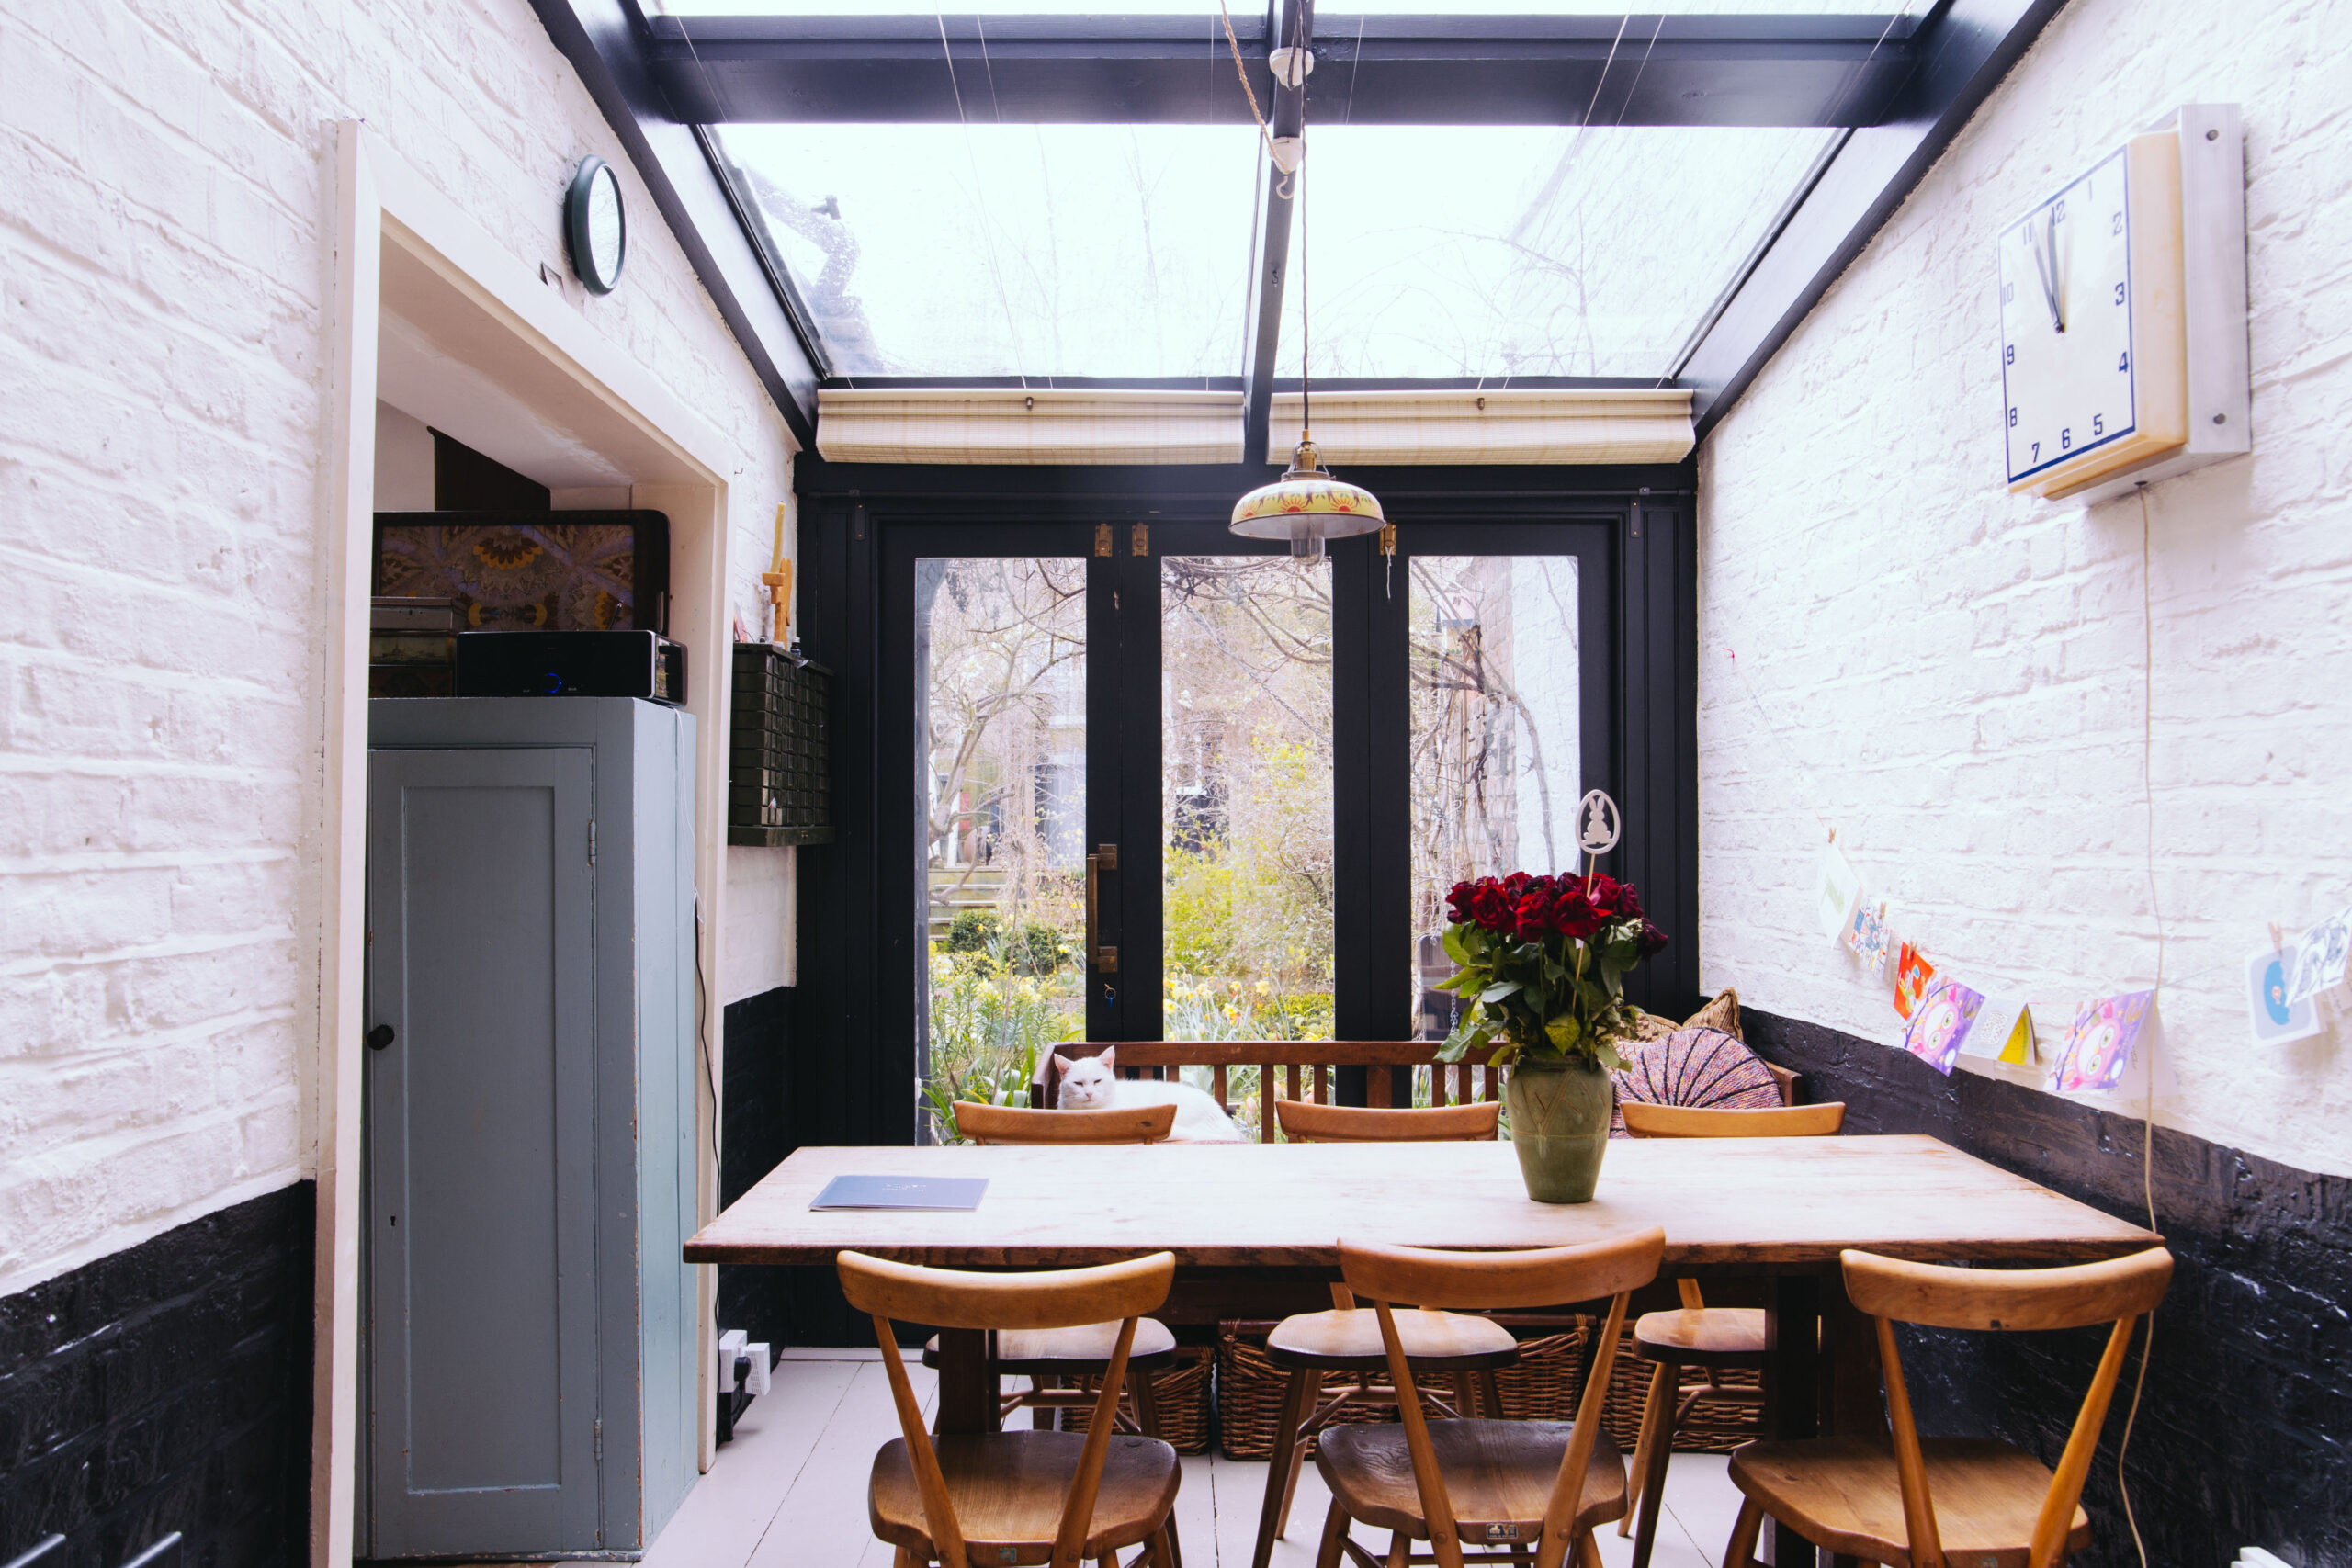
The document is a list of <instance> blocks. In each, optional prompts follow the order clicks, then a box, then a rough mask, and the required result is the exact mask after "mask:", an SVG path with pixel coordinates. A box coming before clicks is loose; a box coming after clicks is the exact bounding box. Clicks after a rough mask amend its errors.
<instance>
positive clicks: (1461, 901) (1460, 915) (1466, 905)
mask: <svg viewBox="0 0 2352 1568" xmlns="http://www.w3.org/2000/svg"><path fill="white" fill-rule="evenodd" d="M1476 891H1477V889H1476V887H1475V886H1472V885H1471V884H1469V883H1467V882H1457V883H1455V884H1454V885H1453V891H1452V892H1450V893H1448V894H1447V895H1446V896H1445V908H1446V914H1447V916H1448V918H1450V919H1452V920H1453V923H1454V924H1455V925H1457V926H1466V925H1468V924H1469V923H1470V899H1471V896H1472V895H1473V894H1475V893H1476Z"/></svg>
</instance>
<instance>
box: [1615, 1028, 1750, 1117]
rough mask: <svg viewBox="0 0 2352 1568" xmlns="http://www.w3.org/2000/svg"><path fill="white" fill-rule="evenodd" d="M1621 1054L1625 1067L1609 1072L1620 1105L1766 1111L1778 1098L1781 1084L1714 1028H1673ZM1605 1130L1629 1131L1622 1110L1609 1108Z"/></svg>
mask: <svg viewBox="0 0 2352 1568" xmlns="http://www.w3.org/2000/svg"><path fill="white" fill-rule="evenodd" d="M1625 1056H1626V1065H1625V1070H1624V1071H1623V1072H1621V1073H1616V1074H1612V1075H1611V1077H1614V1078H1615V1079H1616V1087H1617V1095H1616V1098H1617V1100H1618V1102H1619V1103H1621V1104H1622V1103H1623V1102H1624V1101H1625V1100H1641V1101H1643V1102H1644V1103H1645V1104H1648V1105H1691V1106H1708V1107H1712V1108H1713V1109H1714V1110H1717V1111H1767V1110H1770V1109H1771V1108H1773V1107H1775V1106H1777V1105H1779V1104H1780V1103H1781V1086H1780V1085H1779V1084H1778V1083H1777V1082H1775V1081H1774V1079H1773V1077H1772V1074H1771V1072H1770V1069H1768V1068H1767V1067H1766V1066H1764V1063H1763V1060H1762V1058H1760V1057H1758V1055H1756V1053H1755V1052H1753V1051H1751V1050H1749V1049H1748V1048H1747V1046H1745V1045H1743V1044H1741V1043H1739V1042H1738V1041H1736V1040H1735V1039H1733V1038H1732V1037H1731V1036H1730V1035H1729V1034H1727V1033H1725V1032H1724V1031H1722V1030H1720V1029H1683V1030H1678V1031H1676V1032H1674V1033H1672V1034H1669V1035H1668V1036H1667V1037H1666V1038H1665V1039H1663V1040H1649V1041H1644V1042H1642V1043H1638V1044H1635V1045H1634V1046H1633V1048H1632V1049H1631V1050H1630V1051H1629V1052H1626V1053H1625ZM1609 1135H1610V1136H1611V1137H1612V1138H1623V1137H1626V1136H1629V1135H1630V1134H1627V1133H1626V1131H1625V1115H1624V1112H1623V1111H1612V1112H1611V1116H1610V1124H1609Z"/></svg>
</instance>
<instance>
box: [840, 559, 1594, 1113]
mask: <svg viewBox="0 0 2352 1568" xmlns="http://www.w3.org/2000/svg"><path fill="white" fill-rule="evenodd" d="M1612 521H1613V520H1611V519H1609V518H1605V517H1603V518H1596V519H1592V520H1556V521H1547V522H1542V523H1532V524H1531V523H1526V522H1483V523H1482V522H1476V521H1447V522H1434V521H1432V522H1425V523H1418V524H1403V525H1399V526H1398V528H1397V533H1396V534H1395V535H1394V536H1392V537H1390V538H1387V539H1384V538H1383V537H1381V536H1365V537H1362V538H1358V539H1353V540H1348V541H1341V542H1338V543H1335V544H1334V545H1333V546H1332V547H1331V548H1330V550H1329V555H1328V557H1318V558H1293V557H1292V556H1291V555H1290V554H1289V552H1288V551H1287V549H1286V548H1285V547H1283V546H1282V545H1281V544H1279V543H1276V544H1267V543H1264V542H1261V541H1255V540H1247V539H1241V538H1238V537H1237V536H1234V535H1233V534H1231V533H1230V531H1229V530H1227V528H1225V527H1224V526H1223V525H1221V524H1218V523H1213V522H1203V521H1176V522H1168V521H1164V520H1159V519H1147V520H1140V521H1138V520H1121V521H1119V522H1115V523H1113V522H1098V523H1043V524H1040V523H1023V522H1004V523H998V524H994V525H983V526H974V525H957V524H950V523H933V522H910V523H906V524H902V525H892V526H887V527H886V528H885V530H884V532H883V537H882V541H881V551H880V564H881V577H882V581H881V583H880V589H881V595H882V612H883V613H882V615H881V617H880V625H881V627H882V628H883V637H884V642H885V646H884V648H883V649H882V650H881V651H882V653H883V655H884V657H883V660H882V663H881V668H882V671H883V676H884V678H883V680H882V682H881V683H880V690H879V691H878V692H877V697H878V704H877V714H878V716H879V717H880V719H881V720H882V722H883V723H884V725H885V726H886V727H889V726H896V727H897V728H898V729H899V734H898V736H897V737H896V739H893V738H892V737H891V735H890V732H889V729H888V728H886V729H885V732H884V739H885V745H884V747H883V748H882V750H883V753H884V755H886V756H890V755H891V754H892V753H895V754H896V755H895V758H894V760H893V761H892V762H890V763H886V770H885V772H884V773H883V776H882V780H881V783H882V785H883V787H882V788H881V789H880V790H879V792H878V801H877V805H878V807H879V817H880V821H881V824H882V825H883V828H884V840H885V844H886V846H888V844H889V842H890V840H891V838H892V833H893V829H892V827H891V824H892V823H893V820H894V819H895V821H896V823H897V824H899V829H897V840H896V841H897V846H898V852H899V855H900V856H901V857H903V860H904V863H905V864H906V868H907V870H908V871H909V872H910V874H907V875H901V876H899V877H897V878H895V879H886V886H893V885H895V886H896V887H897V888H898V889H899V891H900V892H901V893H903V894H904V896H905V897H904V901H903V902H899V904H898V906H897V908H898V910H899V916H900V919H899V921H898V922H897V923H898V924H899V926H900V928H901V929H900V931H899V936H900V938H901V939H902V945H900V946H899V949H898V952H899V964H898V965H897V967H898V972H899V976H901V977H902V978H903V980H904V983H905V992H904V997H903V1005H900V1006H894V1005H892V1003H893V1002H894V1000H896V998H890V997H889V996H888V991H889V990H890V989H891V987H890V976H889V973H888V971H889V968H890V967H892V966H893V965H892V964H890V962H889V960H888V959H887V958H886V963H885V969H884V972H883V974H882V976H880V979H881V984H882V987H883V988H884V996H883V997H882V998H880V999H881V1000H882V1001H883V1003H884V1006H883V1008H882V1009H881V1010H880V1016H879V1018H878V1020H877V1021H879V1022H881V1024H882V1026H883V1027H882V1029H881V1031H880V1034H879V1038H878V1039H877V1041H876V1043H877V1044H878V1045H879V1046H881V1047H882V1048H883V1049H885V1050H891V1049H894V1048H904V1049H906V1050H907V1051H908V1052H909V1055H910V1056H911V1058H912V1060H911V1064H910V1066H911V1067H912V1076H913V1077H914V1079H915V1081H916V1084H917V1085H918V1088H919V1089H920V1087H921V1086H922V1085H923V1084H925V1083H928V1082H936V1083H939V1084H941V1085H943V1086H945V1087H946V1089H947V1091H948V1092H947V1093H945V1094H944V1095H943V1096H942V1097H941V1098H942V1099H943V1100H944V1099H952V1098H954V1097H955V1096H957V1095H962V1096H966V1097H969V1096H972V1095H974V1094H986V1093H988V1092H989V1091H990V1090H991V1089H1001V1088H1003V1087H1004V1086H1005V1083H1006V1081H1007V1080H1006V1077H1005V1075H1007V1074H1008V1073H1014V1072H1025V1071H1027V1070H1029V1068H1030V1067H1032V1066H1034V1060H1035V1052H1037V1051H1039V1050H1042V1049H1049V1048H1050V1043H1051V1042H1052V1041H1053V1040H1056V1039H1062V1038H1084V1039H1088V1040H1093V1041H1120V1040H1158V1039H1187V1038H1190V1039H1222V1038H1301V1039H1315V1038H1324V1039H1329V1038H1348V1039H1373V1038H1389V1039H1393V1038H1397V1037H1400V1036H1403V1035H1406V1034H1408V1033H1418V1034H1421V1035H1424V1036H1430V1037H1435V1036H1438V1035H1442V1033H1443V1032H1444V1031H1445V1030H1446V1028H1447V1027H1449V1026H1450V1023H1451V1021H1452V1020H1451V1016H1450V1012H1449V1011H1448V1008H1449V1006H1450V1000H1451V998H1449V997H1447V996H1446V994H1445V993H1442V992H1440V991H1438V990H1437V989H1436V988H1435V985H1436V982H1437V981H1438V980H1440V979H1442V978H1443V977H1444V975H1445V974H1446V973H1447V970H1446V967H1445V964H1444V960H1443V957H1442V952H1441V951H1440V949H1439V948H1438V945H1437V940H1436V929H1437V926H1436V922H1437V920H1438V919H1440V918H1441V917H1440V915H1439V911H1440V909H1441V908H1442V902H1441V901H1442V895H1443V892H1444V889H1445V888H1446V887H1447V886H1450V885H1451V884H1452V882H1453V881H1454V880H1456V879H1458V878H1460V877H1464V876H1474V875H1480V874H1490V873H1492V874H1501V873H1505V872H1509V871H1511V870H1515V869H1530V870H1538V871H1550V870H1567V869H1572V868H1573V867H1574V866H1575V865H1576V863H1577V860H1576V851H1575V848H1574V844H1575V831H1574V829H1575V817H1576V803H1577V800H1578V798H1580V797H1581V796H1582V795H1583V794H1584V792H1585V791H1586V790H1588V789H1590V788H1613V787H1614V786H1615V784H1616V773H1615V769H1614V765H1613V759H1612V755H1611V751H1612V748H1611V735H1612V732H1613V729H1614V728H1615V724H1616V714H1615V709H1614V705H1613V702H1612V698H1611V689H1612V682H1611V676H1612V665H1613V662H1614V660H1613V656H1612V652H1611V649H1612V648H1613V646H1614V637H1613V632H1612V626H1611V620H1612V613H1611V604H1610V592H1609V590H1610V585H1611V581H1612V577H1613V571H1612V562H1611V531H1612V530H1611V522H1612ZM1384 546H1385V547H1384ZM885 855H886V860H887V858H888V848H887V847H886V851H885ZM880 915H881V919H882V923H883V925H884V928H885V933H886V940H885V941H884V942H883V943H882V948H883V951H884V952H885V953H889V952H890V950H891V948H892V946H893V945H894V944H893V943H892V942H890V941H889V940H888V927H889V926H890V924H891V923H892V919H891V915H890V912H889V909H888V908H887V907H886V908H884V909H883V910H882V911H881V912H880ZM894 1020H895V1027H894ZM894 1037H895V1040H894ZM897 1042H903V1043H904V1045H903V1047H899V1046H898V1045H897V1044H896V1043H897ZM1351 1088H1352V1086H1350V1085H1345V1084H1343V1086H1342V1089H1343V1092H1344V1091H1346V1090H1347V1089H1351ZM925 1114H926V1116H928V1114H929V1112H928V1111H926V1112H925ZM933 1130H935V1129H933Z"/></svg>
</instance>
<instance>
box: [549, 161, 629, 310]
mask: <svg viewBox="0 0 2352 1568" xmlns="http://www.w3.org/2000/svg"><path fill="white" fill-rule="evenodd" d="M563 209H564V213H563V220H564V241H565V243H566V245H567V246H568V247H569V248H570V250H571V270H572V272H573V273H574V274H576V275H577V276H578V277H579V279H580V281H581V282H582V283H584V284H586V285H587V286H588V289H589V292H590V293H592V294H610V293H611V292H612V291H613V288H614V286H615V285H616V284H617V283H619V282H620V280H621V264H622V263H623V262H624V261H625V260H627V259H628V217H627V215H626V214H625V213H623V211H622V210H621V182H620V176H619V175H616V174H614V173H613V170H612V166H611V165H610V164H606V163H605V161H604V160H603V159H602V158H594V157H591V158H582V160H581V161H580V168H579V171H578V172H577V173H576V174H574V175H572V177H571V188H569V189H568V190H566V191H565V192H564V197H563Z"/></svg>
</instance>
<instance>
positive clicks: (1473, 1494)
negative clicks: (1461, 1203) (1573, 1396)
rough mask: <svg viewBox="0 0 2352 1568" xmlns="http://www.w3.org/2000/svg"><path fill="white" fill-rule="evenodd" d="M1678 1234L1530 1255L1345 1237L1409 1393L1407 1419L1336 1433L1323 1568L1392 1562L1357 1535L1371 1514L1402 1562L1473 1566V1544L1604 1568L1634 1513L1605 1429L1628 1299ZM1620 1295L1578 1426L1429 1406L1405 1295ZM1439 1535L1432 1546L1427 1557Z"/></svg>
mask: <svg viewBox="0 0 2352 1568" xmlns="http://www.w3.org/2000/svg"><path fill="white" fill-rule="evenodd" d="M1665 1250H1666V1232H1665V1231H1664V1230H1663V1229H1660V1228H1658V1227H1657V1226H1653V1227H1651V1228H1650V1229H1648V1230H1645V1231H1636V1232H1634V1233H1632V1234H1630V1235H1622V1236H1616V1237H1612V1238H1611V1239H1609V1240H1607V1241H1597V1242H1588V1243H1586V1244H1584V1245H1582V1246H1580V1247H1544V1248H1542V1249H1540V1250H1536V1251H1529V1252H1438V1251H1431V1250H1429V1249H1427V1248H1423V1247H1382V1246H1376V1245H1368V1244H1351V1243H1349V1242H1347V1241H1344V1240H1343V1241H1341V1242H1340V1271H1341V1272H1342V1273H1343V1274H1344V1275H1345V1276H1346V1278H1347V1282H1348V1285H1349V1288H1350V1289H1351V1290H1353V1291H1354V1292H1356V1293H1357V1294H1358V1295H1361V1296H1363V1297H1364V1298H1365V1299H1367V1300H1369V1301H1370V1302H1371V1303H1373V1312H1374V1314H1375V1316H1376V1317H1377V1319H1378V1321H1379V1324H1380V1337H1381V1342H1382V1346H1383V1348H1385V1351H1386V1353H1387V1358H1388V1373H1389V1376H1390V1378H1391V1379H1392V1380H1394V1382H1395V1383H1396V1387H1397V1394H1398V1400H1397V1413H1398V1414H1399V1415H1400V1416H1403V1417H1404V1420H1403V1423H1402V1425H1400V1426H1378V1427H1371V1426H1363V1427H1337V1428H1335V1429H1333V1430H1331V1431H1329V1432H1326V1433H1325V1434H1324V1435H1323V1440H1322V1441H1321V1443H1319V1444H1318V1445H1317V1451H1316V1455H1315V1465H1316V1468H1317V1470H1319V1471H1320V1472H1322V1475H1323V1480H1324V1482H1325V1483H1327V1484H1328V1485H1329V1487H1330V1488H1331V1512H1330V1515H1329V1517H1328V1518H1327V1519H1326V1520H1325V1522H1324V1526H1323V1545H1322V1551H1321V1552H1320V1554H1319V1555H1318V1556H1317V1559H1316V1562H1317V1568H1338V1564H1339V1562H1340V1557H1341V1555H1342V1554H1343V1553H1344V1554H1345V1555H1346V1556H1347V1557H1349V1558H1350V1559H1351V1561H1352V1562H1355V1563H1357V1564H1358V1565H1359V1568H1379V1564H1378V1562H1376V1561H1375V1560H1374V1558H1373V1556H1372V1555H1371V1553H1369V1552H1368V1551H1365V1550H1364V1549H1363V1547H1362V1546H1360V1545H1358V1544H1357V1543H1356V1542H1355V1541H1354V1540H1352V1539H1351V1537H1350V1536H1349V1534H1348V1526H1349V1525H1350V1524H1351V1522H1353V1521H1358V1520H1361V1521H1362V1522H1363V1523H1364V1524H1367V1525H1372V1526H1374V1527H1379V1528H1385V1529H1388V1530H1390V1531H1392V1532H1393V1534H1392V1536H1391V1539H1390V1541H1389V1547H1388V1565H1389V1568H1404V1565H1405V1564H1407V1563H1411V1562H1436V1563H1439V1564H1442V1568H1464V1564H1465V1562H1468V1561H1472V1559H1469V1558H1466V1557H1465V1555H1464V1551H1463V1546H1464V1543H1465V1542H1467V1543H1469V1544H1471V1545H1473V1546H1477V1547H1485V1548H1489V1549H1491V1550H1489V1551H1483V1552H1481V1553H1480V1554H1479V1556H1478V1557H1477V1558H1476V1559H1475V1560H1476V1561H1480V1562H1489V1561H1510V1562H1522V1563H1523V1562H1527V1561H1528V1559H1529V1555H1530V1553H1531V1551H1532V1555H1533V1559H1534V1564H1535V1568H1561V1564H1562V1563H1564V1562H1566V1560H1567V1556H1568V1553H1569V1552H1570V1551H1574V1552H1575V1553H1576V1557H1577V1563H1578V1564H1579V1568H1600V1548H1599V1547H1598V1546H1597V1545H1595V1544H1594V1542H1593V1539H1592V1531H1593V1529H1594V1528H1595V1527H1597V1526H1599V1525H1601V1524H1605V1523H1607V1522H1608V1521H1609V1520H1611V1519H1613V1518H1615V1517H1618V1516H1619V1515H1620V1514H1622V1513H1623V1512H1624V1509H1625V1465H1624V1461H1623V1460H1622V1459H1620V1458H1619V1457H1618V1453H1617V1449H1616V1446H1615V1445H1614V1444H1612V1443H1611V1442H1610V1440H1609V1437H1608V1434H1607V1433H1606V1432H1604V1431H1603V1430H1602V1429H1601V1409H1602V1406H1603V1405H1604V1404H1606V1402H1607V1400H1608V1396H1609V1377H1610V1373H1611V1371H1613V1370H1614V1368H1615V1366H1616V1361H1617V1342H1618V1338H1619V1336H1620V1334H1621V1332H1622V1331H1623V1327H1624V1323H1625V1301H1626V1297H1627V1296H1628V1295H1629V1294H1630V1293H1631V1292H1633V1291H1634V1290H1636V1289H1638V1288H1639V1287H1641V1286H1643V1285H1646V1284H1648V1283H1649V1282H1650V1281H1651V1280H1654V1279H1656V1278H1657V1268H1658V1262H1659V1259H1660V1258H1662V1257H1663V1256H1664V1254H1665ZM1601 1296H1607V1297H1609V1298H1610V1303H1609V1315H1608V1319H1607V1322H1606V1323H1605V1324H1604V1325H1602V1328H1601V1331H1600V1343H1599V1344H1598V1346H1597V1347H1596V1348H1595V1352H1594V1355H1593V1359H1592V1368H1591V1371H1590V1372H1589V1374H1588V1376H1587V1377H1586V1379H1585V1384H1584V1393H1583V1396H1582V1398H1580V1399H1579V1400H1578V1401H1577V1416H1576V1420H1575V1421H1574V1422H1573V1423H1566V1422H1559V1421H1499V1420H1453V1421H1438V1422H1435V1423H1431V1422H1430V1421H1429V1420H1428V1419H1427V1418H1426V1417H1425V1416H1423V1415H1422V1412H1421V1402H1420V1400H1419V1398H1418V1397H1417V1391H1416V1389H1415V1387H1414V1383H1413V1366H1412V1359H1411V1358H1410V1357H1409V1356H1408V1354H1407V1352H1406V1349H1405V1343H1404V1337H1403V1335H1402V1334H1401V1332H1400V1331H1399V1327H1398V1325H1397V1314H1396V1310H1395V1303H1398V1302H1416V1303H1419V1304H1420V1305H1421V1306H1422V1307H1423V1308H1425V1309H1426V1308H1430V1307H1455V1308H1460V1307H1490V1308H1493V1307H1499V1308H1510V1307H1532V1306H1547V1305H1553V1304H1555V1303H1562V1302H1576V1301H1589V1300H1593V1299H1595V1298H1598V1297H1601ZM1416 1540H1426V1541H1428V1542H1429V1543H1430V1554H1429V1555H1428V1556H1419V1555H1417V1554H1415V1553H1414V1552H1413V1551H1412V1543H1413V1542H1414V1541H1416Z"/></svg>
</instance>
